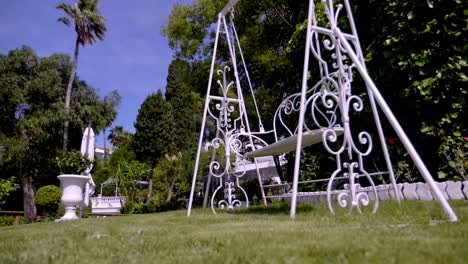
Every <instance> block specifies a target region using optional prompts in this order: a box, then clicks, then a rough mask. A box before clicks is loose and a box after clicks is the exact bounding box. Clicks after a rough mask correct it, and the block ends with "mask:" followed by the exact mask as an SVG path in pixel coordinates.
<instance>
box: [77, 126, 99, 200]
mask: <svg viewBox="0 0 468 264" xmlns="http://www.w3.org/2000/svg"><path fill="white" fill-rule="evenodd" d="M95 137H96V135H95V134H94V131H93V129H92V128H91V127H87V128H86V129H85V131H84V133H83V138H82V139H81V150H80V152H81V155H83V157H86V158H88V159H89V160H90V161H94V140H95ZM92 169H93V164H91V165H90V166H89V167H88V168H87V169H86V171H85V175H86V176H88V177H89V180H88V182H87V183H86V189H85V197H84V204H85V205H86V206H88V204H89V197H90V196H91V195H93V194H94V190H95V188H96V184H95V183H94V180H93V177H92V176H91V170H92Z"/></svg>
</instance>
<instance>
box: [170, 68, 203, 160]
mask: <svg viewBox="0 0 468 264" xmlns="http://www.w3.org/2000/svg"><path fill="white" fill-rule="evenodd" d="M189 78H190V65H189V63H188V62H186V61H184V60H182V59H175V60H173V61H172V63H171V64H170V65H169V69H168V75H167V86H166V94H165V95H166V100H167V101H168V102H169V103H170V104H171V106H172V109H173V110H174V112H173V113H174V124H175V126H174V130H173V133H174V149H173V153H170V154H171V155H172V154H175V153H176V152H180V151H182V150H184V149H187V148H190V147H191V145H193V144H194V143H195V141H196V138H195V136H196V134H195V131H196V127H195V124H196V119H197V118H196V113H197V111H196V106H197V104H196V103H194V102H197V101H198V100H199V99H198V98H197V97H198V96H197V95H196V94H195V93H193V92H192V91H191V89H190V86H189Z"/></svg>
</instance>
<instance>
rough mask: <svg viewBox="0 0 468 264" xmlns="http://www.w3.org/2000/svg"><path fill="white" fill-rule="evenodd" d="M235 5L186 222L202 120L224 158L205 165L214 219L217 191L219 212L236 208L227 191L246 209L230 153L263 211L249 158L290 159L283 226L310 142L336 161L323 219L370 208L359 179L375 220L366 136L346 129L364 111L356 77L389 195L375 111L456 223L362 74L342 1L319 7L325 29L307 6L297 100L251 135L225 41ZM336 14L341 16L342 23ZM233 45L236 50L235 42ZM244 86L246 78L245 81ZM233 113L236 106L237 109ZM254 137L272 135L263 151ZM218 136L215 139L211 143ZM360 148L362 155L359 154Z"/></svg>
mask: <svg viewBox="0 0 468 264" xmlns="http://www.w3.org/2000/svg"><path fill="white" fill-rule="evenodd" d="M238 1H239V0H231V1H230V2H229V3H228V4H227V5H226V7H225V8H224V9H223V10H222V11H221V13H220V14H219V16H218V26H217V31H216V39H215V46H214V52H213V58H212V64H211V71H210V78H209V84H208V89H207V98H206V102H205V108H204V115H203V123H202V128H201V132H200V140H199V147H198V151H197V158H196V162H195V168H194V176H193V181H192V188H191V194H190V198H189V207H188V211H187V215H190V213H191V208H192V201H193V194H194V190H195V185H196V181H197V173H198V166H199V159H200V152H201V144H202V140H203V135H204V130H205V122H206V117H207V115H209V116H210V117H211V118H212V119H213V120H215V122H216V124H217V136H216V137H215V139H213V140H212V145H213V146H215V148H219V147H220V146H221V145H223V146H224V150H225V151H224V164H220V163H219V162H217V161H216V160H214V159H212V162H211V163H210V174H212V175H214V176H215V177H217V178H219V179H220V182H219V183H220V184H219V186H218V187H217V189H216V191H215V193H214V194H213V196H212V203H211V204H212V209H213V212H215V209H214V206H215V204H214V199H215V195H216V193H217V192H218V191H219V190H220V189H221V188H223V187H225V190H224V193H225V196H224V198H225V200H221V201H219V202H218V206H219V207H221V208H233V207H234V206H239V205H240V201H239V200H238V199H237V198H236V195H234V190H235V188H237V189H240V190H241V191H242V193H243V195H244V196H245V198H246V203H247V206H248V198H247V194H246V193H245V191H244V190H243V189H242V187H240V185H239V178H240V177H242V175H243V173H242V172H241V173H239V171H233V170H232V161H231V155H232V153H235V155H238V156H242V157H246V158H253V159H254V163H255V164H256V165H257V166H256V167H257V175H258V180H259V184H260V187H261V190H262V196H263V197H262V198H263V200H264V202H265V204H266V196H265V193H264V189H263V188H264V187H265V186H263V185H262V178H261V175H260V173H259V171H258V164H257V162H256V158H257V157H262V156H271V155H278V154H281V153H285V152H289V151H295V163H294V175H293V183H292V193H291V194H290V198H291V218H294V217H295V214H296V204H297V196H298V184H299V171H300V160H301V149H302V148H303V147H305V146H307V145H310V144H315V143H318V142H322V143H323V146H324V147H325V149H326V150H327V152H328V153H330V154H331V155H333V156H334V157H335V160H336V169H335V171H334V172H333V173H332V175H331V177H330V178H329V179H327V181H328V184H327V191H326V200H327V203H328V206H329V209H330V211H331V212H332V213H333V212H334V209H333V206H332V201H333V199H337V201H338V204H339V205H340V206H341V207H343V208H344V207H349V210H350V211H352V210H353V209H356V210H357V211H359V212H360V211H361V206H367V205H368V204H369V203H370V201H371V199H370V198H369V191H367V190H365V189H364V188H362V187H361V186H360V185H359V183H358V182H357V181H358V179H359V177H365V178H367V179H368V181H369V183H370V185H371V188H370V193H373V196H374V199H375V200H374V207H373V212H375V211H376V210H377V208H378V195H377V189H376V186H375V184H374V182H373V180H372V178H371V175H372V174H373V173H370V172H368V171H367V170H366V168H365V163H364V158H365V157H366V156H368V155H369V154H370V153H371V151H372V148H373V145H372V138H371V136H370V134H369V133H368V132H366V131H360V132H359V133H358V134H357V139H355V138H353V134H354V132H353V130H352V129H351V126H350V112H352V111H354V112H360V111H362V110H363V108H364V106H363V101H362V99H361V98H360V97H359V96H357V95H354V94H353V93H352V89H351V84H352V82H353V78H354V74H355V72H357V73H359V75H360V76H361V78H362V79H363V81H364V82H365V84H366V88H367V94H368V96H369V102H370V105H371V108H372V111H373V117H374V121H375V123H376V128H377V132H378V137H379V141H380V143H381V148H382V151H383V155H384V158H385V161H386V166H387V172H386V173H387V174H388V175H389V178H390V180H391V182H392V188H393V189H394V190H395V195H396V198H397V199H399V198H400V193H399V191H398V189H397V188H396V181H395V177H394V175H393V170H392V164H391V161H390V157H389V154H388V150H387V146H386V143H385V137H384V133H383V129H382V126H381V123H380V117H379V113H378V108H377V104H378V105H379V107H380V109H381V110H382V112H383V113H384V114H385V116H386V117H387V119H388V120H389V122H390V124H391V125H392V127H393V128H394V130H395V132H396V133H397V135H398V137H399V138H400V140H401V141H402V143H403V145H404V146H405V148H406V150H407V151H408V153H409V154H410V156H411V158H412V159H413V161H414V162H415V165H416V166H417V168H418V169H419V171H420V172H421V174H422V176H423V178H424V179H425V181H426V182H427V183H428V185H429V186H430V188H431V190H432V191H433V192H434V194H435V197H436V198H437V200H438V201H439V203H440V204H441V206H442V208H443V209H444V211H445V213H446V214H447V215H448V217H449V219H450V220H451V221H457V217H456V215H455V213H454V212H453V210H452V208H451V207H450V205H449V204H448V203H447V201H446V199H445V197H444V196H443V195H442V193H441V191H440V190H439V189H438V188H437V186H436V184H435V182H434V180H433V178H432V176H431V175H430V173H429V172H428V170H427V168H426V166H425V165H424V163H423V162H422V160H421V159H420V157H419V155H418V153H417V152H416V151H415V149H414V147H413V145H412V144H411V142H410V141H409V139H408V137H407V136H406V134H405V132H404V131H403V129H402V128H401V126H400V124H399V123H398V121H397V120H396V118H395V116H394V115H393V113H392V112H391V110H390V109H389V107H388V105H387V104H386V102H385V100H384V99H383V97H382V95H381V94H380V92H379V90H378V89H377V87H376V86H375V84H374V83H373V81H372V79H371V78H370V77H369V75H368V73H367V70H366V67H365V64H364V58H363V55H362V51H361V47H360V43H359V38H358V35H357V31H356V28H355V25H354V20H353V16H352V12H351V7H350V4H349V1H348V0H342V1H339V0H338V1H333V0H322V1H320V2H321V3H320V4H321V5H322V7H323V12H324V15H325V17H326V21H318V19H317V16H316V8H315V2H316V1H314V0H310V3H309V11H308V20H307V22H308V23H307V33H306V48H305V54H304V69H303V79H302V89H301V92H300V93H297V94H293V95H290V96H288V97H287V98H286V99H284V100H283V102H282V103H281V104H280V106H279V107H278V109H277V111H276V114H275V118H274V119H275V120H274V128H273V130H271V131H266V132H265V131H264V129H263V126H262V125H261V127H260V130H261V131H260V132H257V133H254V132H251V130H250V127H249V122H248V116H247V113H246V110H245V104H244V99H243V95H242V91H241V87H240V80H239V75H238V72H237V62H236V48H235V47H234V46H235V42H234V41H232V38H233V36H234V37H235V38H237V32H235V27H234V26H233V23H232V10H233V8H234V6H235V5H236V4H237V2H238ZM229 12H231V23H232V25H231V29H233V33H229V29H230V28H229V27H228V25H227V22H226V15H227V14H228V13H229ZM343 13H345V14H344V15H343ZM346 16H347V23H348V26H349V28H350V29H351V32H350V33H343V32H342V31H341V29H340V27H339V22H340V18H341V17H346ZM221 25H222V26H223V29H224V32H223V33H224V34H226V39H227V43H228V46H229V52H230V59H231V63H232V67H233V69H234V78H235V89H236V95H235V96H232V94H233V93H232V92H231V93H230V89H231V88H232V86H233V85H234V82H227V72H228V71H229V68H228V67H225V68H224V70H221V71H218V73H219V74H220V75H222V78H223V81H222V82H221V81H218V84H219V85H220V88H221V90H222V93H223V95H222V96H216V95H213V94H212V89H211V88H212V86H211V84H212V79H213V72H214V66H215V59H216V51H217V47H218V40H219V34H220V32H221V31H220V27H221ZM237 44H239V43H238V42H237ZM238 49H239V53H240V55H241V58H242V62H243V63H244V67H245V62H244V60H243V55H242V51H241V50H240V45H238ZM311 53H312V56H314V57H315V59H316V60H317V61H318V66H319V69H320V79H319V80H318V81H317V82H316V84H315V85H314V86H312V87H310V88H309V85H308V83H309V80H308V72H309V57H310V54H311ZM245 71H246V68H245ZM246 72H247V71H246ZM247 78H249V77H248V73H247ZM249 83H250V79H249ZM213 102H214V107H213V106H212V107H211V108H213V109H216V110H217V111H218V112H219V114H218V115H215V114H213V111H212V110H211V109H210V104H212V103H213ZM234 105H235V106H237V108H236V107H235V106H234ZM235 109H238V111H239V112H238V115H235V118H232V116H233V113H234V112H235ZM257 111H258V108H257ZM291 114H296V115H297V117H298V124H297V126H295V127H293V128H290V127H288V126H287V125H286V122H285V120H286V119H287V118H288V116H290V115H291ZM260 124H261V120H260ZM280 130H282V132H280ZM285 131H286V133H285ZM259 133H260V134H261V133H273V134H274V136H275V142H273V143H272V144H268V143H267V142H265V141H263V140H262V139H261V138H260V137H259V136H258V134H259ZM219 135H220V137H218V136H219ZM285 135H286V137H285ZM340 135H342V136H340ZM245 141H248V144H243V142H245ZM258 142H261V143H262V144H264V147H263V148H257V147H256V146H257V145H258ZM360 148H364V150H362V149H360ZM239 166H242V164H235V167H236V168H238V167H239ZM223 177H225V178H226V183H225V185H223V180H222V179H223ZM232 178H234V179H232ZM338 178H344V179H346V180H347V181H348V184H346V185H345V188H344V189H343V190H339V191H334V190H332V187H333V184H334V182H335V181H336V180H337V179H338Z"/></svg>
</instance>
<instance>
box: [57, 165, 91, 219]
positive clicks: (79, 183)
mask: <svg viewBox="0 0 468 264" xmlns="http://www.w3.org/2000/svg"><path fill="white" fill-rule="evenodd" d="M57 178H58V179H59V180H60V186H61V187H62V189H63V193H62V198H61V201H62V203H63V205H64V206H65V214H64V215H63V216H62V217H61V218H60V219H57V220H56V221H67V220H76V219H79V218H78V216H76V212H75V211H76V206H77V205H79V204H80V203H81V202H82V201H83V188H84V186H85V184H86V182H87V181H88V180H89V177H88V176H84V175H77V174H62V175H59V176H58V177H57Z"/></svg>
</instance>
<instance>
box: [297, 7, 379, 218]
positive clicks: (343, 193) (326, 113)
mask: <svg viewBox="0 0 468 264" xmlns="http://www.w3.org/2000/svg"><path fill="white" fill-rule="evenodd" d="M321 5H322V6H323V9H324V12H325V15H326V19H325V20H326V22H325V23H323V22H321V23H322V24H323V25H326V27H321V26H319V21H318V19H317V17H316V15H315V13H313V16H312V22H311V23H312V26H311V29H312V32H311V33H312V34H311V36H312V37H311V39H310V41H311V51H312V54H313V56H314V57H315V58H316V60H317V61H318V63H319V68H320V74H321V80H320V81H319V83H318V86H319V88H320V90H319V88H316V89H317V90H316V92H315V93H314V94H313V95H312V96H310V97H308V100H307V102H306V105H309V104H310V107H309V108H308V109H311V111H310V112H311V114H312V117H313V120H314V122H315V124H316V125H318V126H319V127H320V126H321V125H320V121H319V120H318V118H320V117H321V118H322V120H331V122H329V123H328V126H329V127H328V128H326V130H325V131H324V133H323V135H322V136H323V145H324V147H325V149H326V150H327V151H328V152H329V153H330V154H332V155H334V156H335V158H336V169H335V171H334V172H333V174H332V176H331V178H330V179H329V181H328V184H327V203H328V207H329V209H330V211H331V212H332V213H334V209H333V203H332V201H333V200H334V199H336V200H337V202H338V205H339V206H340V207H342V208H346V207H348V208H349V211H350V212H351V211H353V210H354V209H356V210H357V211H358V212H359V213H360V212H361V207H362V206H368V205H369V204H370V202H371V199H370V198H369V195H368V191H369V189H371V190H370V192H373V194H374V195H373V197H375V198H374V206H373V212H376V211H377V209H378V204H379V201H378V195H377V190H376V188H375V184H374V181H373V179H372V178H371V177H370V175H369V173H368V172H367V171H366V169H365V166H364V162H363V157H365V156H368V155H369V154H370V153H371V151H372V148H373V146H372V138H371V136H370V134H369V133H368V132H367V131H357V134H356V131H353V129H352V126H351V122H350V113H351V112H360V111H362V110H363V109H364V104H363V101H362V99H361V97H359V96H357V95H353V94H352V89H351V88H352V86H351V84H352V82H353V69H354V68H355V65H354V64H353V63H352V61H351V60H350V59H349V57H348V51H347V50H346V49H345V48H344V47H343V45H342V43H341V41H340V39H339V38H338V36H336V35H335V33H334V29H335V28H337V27H338V22H339V21H340V20H342V19H343V17H340V12H342V11H343V5H341V4H335V3H334V2H333V1H330V0H328V1H326V0H322V1H321ZM346 11H347V12H349V11H350V10H346ZM314 12H315V11H314ZM343 12H345V11H343ZM349 22H350V23H353V22H352V20H350V21H349ZM347 38H348V39H349V41H350V42H351V43H352V44H353V45H354V47H356V46H357V43H356V41H357V37H356V36H354V35H347ZM356 51H357V52H356V53H357V54H359V55H360V56H362V55H361V54H360V53H359V49H356ZM324 117H325V118H324ZM335 117H337V118H338V120H337V119H335ZM335 121H336V122H339V123H341V126H342V128H343V137H339V136H338V135H337V132H336V130H335V129H333V128H332V127H331V126H335V127H336V126H338V125H337V124H335ZM305 127H306V128H307V124H305ZM322 127H323V126H322ZM353 135H354V136H353ZM356 135H357V137H355V136H356ZM361 177H364V178H365V179H366V180H367V181H368V183H369V185H370V187H369V188H362V187H361V185H360V184H359V178H361ZM337 178H345V179H347V184H344V185H343V186H342V188H341V189H334V186H335V183H336V180H337Z"/></svg>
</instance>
